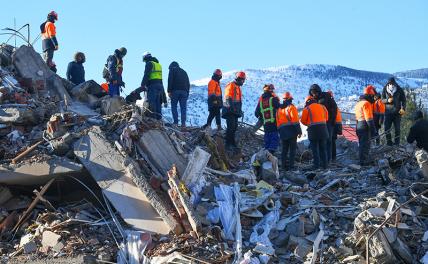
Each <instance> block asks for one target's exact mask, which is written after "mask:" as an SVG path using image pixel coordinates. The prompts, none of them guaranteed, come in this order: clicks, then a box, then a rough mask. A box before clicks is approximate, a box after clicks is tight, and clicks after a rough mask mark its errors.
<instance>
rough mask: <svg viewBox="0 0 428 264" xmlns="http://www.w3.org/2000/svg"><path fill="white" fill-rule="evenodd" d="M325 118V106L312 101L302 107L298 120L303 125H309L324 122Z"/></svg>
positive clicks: (326, 113)
mask: <svg viewBox="0 0 428 264" xmlns="http://www.w3.org/2000/svg"><path fill="white" fill-rule="evenodd" d="M327 120H328V111H327V108H325V106H324V105H322V104H318V103H312V104H310V105H308V106H307V107H305V108H304V109H303V111H302V118H301V119H300V122H302V124H304V125H305V126H308V127H310V126H313V125H320V124H326V123H327Z"/></svg>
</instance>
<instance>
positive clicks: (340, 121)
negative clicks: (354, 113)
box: [336, 108, 342, 124]
mask: <svg viewBox="0 0 428 264" xmlns="http://www.w3.org/2000/svg"><path fill="white" fill-rule="evenodd" d="M336 124H342V113H340V110H339V108H337V113H336Z"/></svg>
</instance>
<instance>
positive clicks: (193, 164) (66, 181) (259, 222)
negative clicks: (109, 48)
mask: <svg viewBox="0 0 428 264" xmlns="http://www.w3.org/2000/svg"><path fill="white" fill-rule="evenodd" d="M0 57H1V67H0V141H1V145H0V184H1V185H0V237H1V239H0V241H1V242H0V255H1V257H0V261H2V262H10V263H18V262H26V261H37V260H47V259H51V258H57V259H61V258H67V257H76V256H81V257H83V261H84V263H112V262H113V263H133V264H134V263H239V264H250V263H416V262H417V261H420V262H422V263H428V229H427V226H428V188H427V186H428V182H426V180H427V178H428V176H427V175H428V169H427V168H428V165H427V164H428V155H427V154H426V153H424V152H421V151H419V150H418V151H415V149H413V148H412V147H411V146H401V147H388V146H382V147H376V148H374V149H373V150H372V155H373V160H375V161H376V164H375V165H373V166H369V167H361V166H359V165H357V163H358V162H357V156H356V155H357V151H356V150H357V145H356V143H355V142H350V141H347V140H346V139H344V138H339V139H338V140H337V148H338V155H337V161H336V162H335V163H333V164H332V165H331V166H330V167H329V169H328V170H316V171H312V170H311V169H310V167H311V165H310V159H311V156H310V152H309V151H307V149H308V142H306V141H302V142H299V144H298V150H297V152H298V153H297V158H296V168H295V169H294V170H291V171H284V170H283V169H282V168H281V167H279V162H278V160H279V159H280V157H279V156H276V155H272V154H271V153H269V152H267V151H265V150H263V149H261V146H262V142H263V136H262V135H259V134H257V133H255V129H254V127H252V126H251V125H248V124H244V123H240V126H239V128H238V129H239V132H238V133H237V134H238V141H239V145H240V146H242V148H239V149H234V150H233V151H229V150H227V149H226V148H225V146H224V131H217V130H210V129H205V130H203V129H201V128H198V127H186V128H176V127H175V126H172V125H171V124H168V123H164V122H162V121H159V120H154V119H151V118H149V117H147V115H146V113H145V112H144V109H141V108H139V107H138V106H135V105H126V104H125V102H124V100H123V99H122V98H120V97H117V98H110V97H109V96H108V95H106V94H105V92H104V91H103V90H102V88H101V87H100V86H99V84H97V83H96V82H95V81H88V82H85V83H83V84H80V85H77V86H72V85H71V84H69V83H67V81H65V80H63V79H62V78H61V77H60V76H58V75H56V74H54V73H53V72H51V71H50V70H49V69H48V68H47V67H46V65H45V64H44V63H43V60H42V59H41V57H40V55H39V54H37V53H36V52H35V51H34V50H33V49H32V48H31V47H27V46H22V47H19V48H17V49H15V48H13V47H11V46H8V45H4V44H3V45H0Z"/></svg>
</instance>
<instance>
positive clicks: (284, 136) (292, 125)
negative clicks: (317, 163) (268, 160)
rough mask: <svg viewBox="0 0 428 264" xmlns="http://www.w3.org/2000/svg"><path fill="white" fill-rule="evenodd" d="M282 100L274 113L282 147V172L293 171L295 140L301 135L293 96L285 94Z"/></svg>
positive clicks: (288, 93)
mask: <svg viewBox="0 0 428 264" xmlns="http://www.w3.org/2000/svg"><path fill="white" fill-rule="evenodd" d="M282 99H283V103H282V105H281V106H280V108H278V110H277V111H276V125H277V127H278V131H279V136H280V138H281V146H282V151H281V165H282V166H281V167H282V168H283V169H284V170H293V169H294V160H295V157H296V147H297V138H298V137H300V136H301V135H302V129H301V128H300V123H299V113H298V111H297V108H296V106H294V104H293V96H292V95H291V93H290V92H285V93H284V95H283V96H282ZM287 162H288V164H287Z"/></svg>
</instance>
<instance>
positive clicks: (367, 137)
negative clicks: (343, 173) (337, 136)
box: [355, 85, 376, 166]
mask: <svg viewBox="0 0 428 264" xmlns="http://www.w3.org/2000/svg"><path fill="white" fill-rule="evenodd" d="M374 95H375V89H374V87H373V86H372V85H368V86H367V87H366V88H364V94H363V95H361V96H360V101H359V102H358V103H357V105H356V106H355V119H356V120H357V136H358V150H359V159H360V165H361V166H367V165H369V163H370V157H369V153H370V141H371V139H372V137H373V135H375V133H376V128H375V124H374V121H373V103H374V98H373V96H374Z"/></svg>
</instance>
